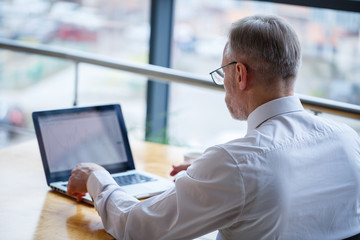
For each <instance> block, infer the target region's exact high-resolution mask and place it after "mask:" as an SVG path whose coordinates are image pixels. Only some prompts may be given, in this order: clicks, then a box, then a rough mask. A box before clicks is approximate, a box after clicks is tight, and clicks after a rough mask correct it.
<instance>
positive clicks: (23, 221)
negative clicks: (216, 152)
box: [0, 140, 186, 240]
mask: <svg viewBox="0 0 360 240" xmlns="http://www.w3.org/2000/svg"><path fill="white" fill-rule="evenodd" d="M131 148H132V152H133V155H134V161H135V165H136V167H137V168H138V169H142V170H146V171H149V172H152V173H155V174H158V175H160V176H163V177H169V172H170V170H171V165H172V164H177V163H181V162H182V161H183V154H184V152H185V151H186V150H185V149H182V148H177V147H172V146H168V145H161V144H155V143H147V142H137V141H132V142H131ZM0 190H1V194H0V239H51V240H56V239H62V240H63V239H113V237H112V236H111V235H109V234H108V233H106V232H105V230H104V227H103V225H102V223H101V219H100V217H99V215H98V214H97V212H96V211H95V209H94V208H93V207H92V206H89V205H87V204H84V203H76V201H75V200H74V199H72V198H69V197H67V196H64V195H61V194H59V193H56V192H53V191H51V190H50V188H49V187H48V186H47V185H46V179H45V174H44V171H43V168H42V163H41V159H40V152H39V148H38V145H37V142H36V140H31V141H29V142H25V143H22V144H19V145H15V146H12V147H8V148H5V149H1V150H0Z"/></svg>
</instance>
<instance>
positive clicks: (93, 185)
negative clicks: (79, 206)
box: [86, 169, 117, 199]
mask: <svg viewBox="0 0 360 240" xmlns="http://www.w3.org/2000/svg"><path fill="white" fill-rule="evenodd" d="M109 185H116V186H117V183H116V182H115V180H114V179H113V178H112V177H111V175H110V173H109V172H108V171H106V170H105V169H99V170H96V171H94V172H92V173H91V174H90V176H89V178H88V181H87V183H86V187H87V190H88V192H89V194H90V196H91V198H92V199H94V198H95V197H96V196H98V195H99V194H100V193H101V192H102V191H103V189H104V187H106V186H109Z"/></svg>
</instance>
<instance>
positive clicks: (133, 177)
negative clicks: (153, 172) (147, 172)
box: [114, 173, 156, 186]
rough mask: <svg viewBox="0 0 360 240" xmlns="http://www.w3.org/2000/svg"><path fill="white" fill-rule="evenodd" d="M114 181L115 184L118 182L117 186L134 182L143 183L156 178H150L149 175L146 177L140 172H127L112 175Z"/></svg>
mask: <svg viewBox="0 0 360 240" xmlns="http://www.w3.org/2000/svg"><path fill="white" fill-rule="evenodd" d="M114 179H115V181H116V183H117V184H119V186H126V185H131V184H136V183H144V182H152V181H155V180H156V179H154V178H151V177H147V176H144V175H141V174H137V173H134V174H128V175H123V176H117V177H114Z"/></svg>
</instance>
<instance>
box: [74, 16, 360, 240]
mask: <svg viewBox="0 0 360 240" xmlns="http://www.w3.org/2000/svg"><path fill="white" fill-rule="evenodd" d="M300 58H301V51H300V44H299V41H298V38H297V36H296V34H295V32H294V30H293V29H292V28H291V27H290V26H289V25H288V24H287V23H286V22H285V21H284V20H282V19H280V18H278V17H274V16H252V17H247V18H244V19H241V20H239V21H237V22H235V23H234V24H233V25H232V27H231V29H230V34H229V39H228V42H227V44H226V46H225V48H224V52H223V61H222V67H221V68H219V69H217V70H215V71H214V72H212V73H211V75H212V77H213V80H214V82H215V83H217V84H224V88H225V92H226V97H225V101H226V104H227V106H228V108H229V111H230V113H231V115H232V116H233V117H234V118H235V119H239V120H246V119H247V120H248V129H247V134H246V135H245V137H243V138H239V139H235V140H233V141H230V142H228V143H225V144H221V145H217V146H214V147H211V148H209V149H207V150H206V151H205V152H204V154H203V155H202V156H201V157H200V158H199V159H198V160H196V161H195V162H194V163H193V164H192V165H191V166H190V167H189V168H187V167H188V166H175V167H174V171H173V173H172V174H175V173H177V172H178V171H179V170H182V169H186V168H187V170H186V171H181V172H180V173H179V174H177V176H176V180H175V187H174V188H172V189H169V190H168V191H166V192H165V193H163V194H161V195H159V196H155V197H152V198H149V199H147V200H145V201H142V202H139V201H138V200H136V199H134V198H132V197H131V196H129V195H128V194H126V193H125V192H124V191H123V190H122V189H121V187H119V186H117V184H116V183H115V181H114V180H113V179H112V178H111V176H110V175H109V174H108V173H107V172H106V171H105V170H104V169H102V168H101V167H99V166H98V165H95V164H80V165H78V166H77V167H76V168H75V169H74V170H73V172H72V176H71V177H70V179H69V189H68V192H69V193H70V194H71V195H73V196H78V197H79V198H81V197H82V196H83V194H84V193H85V192H87V191H88V192H89V193H90V195H91V196H92V197H93V199H94V203H95V208H96V210H97V211H98V212H99V214H100V216H101V219H102V221H103V224H104V227H105V229H106V230H107V231H108V232H109V233H110V234H112V235H113V236H114V237H116V238H118V239H191V238H195V237H197V236H201V235H203V234H206V233H208V232H211V231H214V230H217V229H218V230H219V234H218V239H292V240H293V239H342V238H347V237H350V236H353V235H356V234H358V233H360V207H359V206H360V196H359V194H360V140H359V136H358V135H357V133H355V132H354V131H353V130H352V129H350V128H349V127H347V126H344V125H341V124H337V123H334V122H332V121H329V120H325V119H321V118H319V117H316V116H313V115H311V114H309V113H307V112H306V111H304V109H303V107H302V105H301V103H300V101H299V99H298V98H297V97H295V96H294V84H295V78H296V75H297V71H298V68H299V65H300Z"/></svg>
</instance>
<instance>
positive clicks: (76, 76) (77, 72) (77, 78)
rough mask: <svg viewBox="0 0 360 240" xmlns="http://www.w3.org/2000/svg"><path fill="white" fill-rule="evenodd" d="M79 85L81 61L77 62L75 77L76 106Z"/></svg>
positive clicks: (75, 103)
mask: <svg viewBox="0 0 360 240" xmlns="http://www.w3.org/2000/svg"><path fill="white" fill-rule="evenodd" d="M78 87H79V62H77V61H76V62H75V79H74V102H73V106H74V107H76V106H77V104H78V91H79V89H78Z"/></svg>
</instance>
